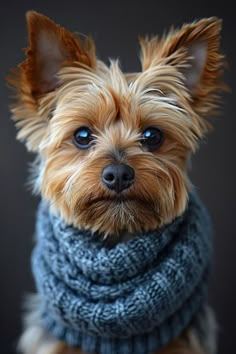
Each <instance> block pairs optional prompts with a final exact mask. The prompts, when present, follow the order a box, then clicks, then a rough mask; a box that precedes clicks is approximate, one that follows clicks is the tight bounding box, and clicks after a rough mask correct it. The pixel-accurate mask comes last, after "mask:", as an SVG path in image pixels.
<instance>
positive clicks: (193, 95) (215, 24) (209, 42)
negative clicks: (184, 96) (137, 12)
mask: <svg viewBox="0 0 236 354" xmlns="http://www.w3.org/2000/svg"><path fill="white" fill-rule="evenodd" d="M220 31H221V20H220V19H218V18H215V17H211V18H206V19H202V20H199V21H196V22H194V23H191V24H186V25H184V26H183V27H182V28H181V29H179V30H177V31H174V30H171V31H170V32H169V33H168V34H167V35H166V36H164V37H163V38H161V39H160V40H159V39H158V38H157V37H154V38H152V39H150V40H148V39H142V38H141V40H140V42H141V62H142V69H143V71H144V70H147V69H149V68H152V67H154V66H156V65H162V64H163V65H174V66H176V68H177V70H178V71H179V72H180V73H181V74H182V79H183V83H184V85H185V87H186V88H187V90H188V92H189V94H190V99H191V104H192V105H193V106H194V107H195V109H196V110H197V111H199V113H202V114H209V112H210V111H211V110H212V109H213V108H214V107H215V105H216V98H217V96H216V94H217V92H218V91H219V90H220V89H222V88H223V87H224V85H223V84H222V82H221V77H222V67H223V65H222V64H223V56H222V55H221V54H220V51H219V44H220V43H219V42H220Z"/></svg>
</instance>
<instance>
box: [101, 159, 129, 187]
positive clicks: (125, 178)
mask: <svg viewBox="0 0 236 354" xmlns="http://www.w3.org/2000/svg"><path fill="white" fill-rule="evenodd" d="M102 181H103V183H104V184H105V186H106V187H107V188H109V189H111V190H114V191H115V192H117V193H120V192H122V191H123V190H124V189H127V188H129V187H130V186H131V185H132V184H133V182H134V170H133V168H132V167H130V166H128V165H125V164H112V165H108V166H106V167H105V168H104V170H103V171H102Z"/></svg>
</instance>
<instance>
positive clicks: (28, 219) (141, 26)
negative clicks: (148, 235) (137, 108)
mask: <svg viewBox="0 0 236 354" xmlns="http://www.w3.org/2000/svg"><path fill="white" fill-rule="evenodd" d="M2 6H3V5H2ZM29 9H35V10H37V11H40V12H42V13H44V14H45V15H48V16H50V17H51V18H53V19H54V20H55V21H56V22H58V23H60V24H61V25H63V26H64V27H67V28H68V29H70V30H72V31H79V32H82V33H85V34H92V35H93V36H94V37H95V40H96V43H97V48H98V55H99V56H100V58H102V59H105V60H107V58H108V57H112V58H115V57H119V58H120V59H121V62H122V65H123V69H124V70H127V71H128V70H138V69H139V62H138V56H137V53H138V50H139V49H138V41H137V35H139V34H146V33H148V34H156V33H159V34H161V33H163V30H164V29H168V28H169V27H170V26H171V25H172V24H173V25H175V26H179V25H181V24H182V23H183V22H189V21H192V20H194V19H196V18H201V17H205V16H212V15H214V16H219V17H221V18H222V19H223V21H224V22H223V33H222V50H223V52H224V53H225V54H226V56H227V59H228V64H229V69H228V70H227V72H226V75H225V78H226V81H227V83H228V84H229V85H230V87H231V90H232V93H231V94H226V95H224V102H225V103H224V106H223V109H222V114H221V116H220V117H217V118H216V119H215V120H214V122H215V131H214V132H213V133H212V134H211V135H210V136H209V138H208V139H207V141H205V142H204V143H203V144H202V147H201V149H200V151H199V152H198V154H197V156H196V157H194V159H193V164H192V170H191V175H192V180H193V183H194V184H195V185H196V186H197V188H198V190H199V192H200V195H201V197H202V199H203V200H204V201H205V203H206V205H207V206H208V208H209V209H210V212H211V215H212V218H213V222H214V226H215V249H216V251H215V271H214V275H213V278H212V281H211V291H210V300H211V303H212V304H213V306H214V308H215V311H216V313H217V316H218V320H219V324H220V350H219V353H221V354H229V353H235V352H236V350H235V349H234V343H233V342H235V340H234V338H235V334H234V330H235V325H234V322H235V315H236V313H235V300H236V284H235V274H234V273H235V269H236V256H235V251H236V248H235V245H236V238H235V231H234V230H235V227H236V216H235V185H234V182H235V146H234V144H235V142H236V140H235V132H236V122H235V117H234V112H233V99H234V101H235V96H234V88H235V82H234V80H233V78H234V76H235V75H234V62H235V63H236V57H235V56H236V49H235V33H236V26H235V16H234V15H233V12H234V11H233V10H232V7H231V6H230V3H228V4H227V2H226V1H222V2H221V4H220V5H219V4H218V1H217V3H216V4H215V3H214V2H212V3H209V2H207V1H194V2H192V1H181V2H179V1H173V2H170V1H163V0H161V1H148V0H146V1H140V2H138V1H136V2H135V1H134V2H132V1H130V2H128V1H116V2H113V1H74V2H72V1H68V0H67V1H64V2H59V1H57V2H55V1H46V0H41V1H34V2H30V1H15V2H13V1H5V2H4V8H2V11H1V20H0V36H1V56H0V60H1V70H0V74H1V85H0V110H1V124H0V161H1V163H0V171H1V174H0V178H1V183H0V211H1V213H0V219H1V236H0V252H1V254H0V275H1V283H0V284H1V287H0V338H1V341H0V353H1V354H9V353H14V347H15V343H16V338H17V336H18V335H19V333H20V327H21V325H20V317H21V303H22V298H23V296H24V294H25V293H27V292H29V291H32V290H33V289H34V286H33V281H32V278H31V272H30V253H31V249H32V234H33V230H34V216H35V210H36V205H37V203H38V200H37V199H36V198H34V197H32V196H31V194H30V192H29V191H27V190H26V186H25V182H26V177H27V163H28V162H29V161H31V160H32V159H33V156H32V155H31V156H30V155H29V154H27V152H26V150H25V148H24V146H23V145H21V144H20V143H18V142H16V141H15V129H14V126H13V123H12V122H11V120H10V114H9V112H8V103H9V100H8V98H7V95H8V91H7V89H6V87H5V83H4V80H5V76H6V74H7V73H8V71H9V69H10V68H11V67H14V66H16V65H17V64H18V63H19V62H20V61H21V60H23V57H24V56H23V52H22V48H23V47H25V46H26V43H27V34H26V26H25V17H24V14H25V11H27V10H29Z"/></svg>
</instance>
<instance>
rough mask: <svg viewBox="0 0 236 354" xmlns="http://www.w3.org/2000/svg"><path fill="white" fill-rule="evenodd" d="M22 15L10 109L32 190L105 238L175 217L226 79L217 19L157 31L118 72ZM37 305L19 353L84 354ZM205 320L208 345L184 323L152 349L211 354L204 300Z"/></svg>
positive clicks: (120, 237) (90, 46) (82, 44)
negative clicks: (46, 321)
mask: <svg viewBox="0 0 236 354" xmlns="http://www.w3.org/2000/svg"><path fill="white" fill-rule="evenodd" d="M27 24H28V33H29V46H28V48H27V49H26V51H25V53H26V60H25V61H24V62H22V63H21V64H20V65H19V66H18V68H17V69H16V70H15V71H14V72H13V75H11V77H10V78H9V82H10V84H11V85H12V86H13V87H14V89H15V90H16V102H15V104H14V105H13V106H12V107H11V110H12V113H13V119H14V121H15V122H16V126H17V128H18V135H17V138H18V139H19V140H21V141H24V142H25V143H26V147H27V149H28V150H29V151H31V152H34V153H36V154H37V158H36V162H35V165H34V171H33V178H32V184H33V190H34V192H35V193H37V194H40V195H41V196H42V198H43V199H44V200H47V201H48V202H49V204H50V208H51V211H52V213H59V214H60V216H61V218H62V219H63V220H64V221H65V223H66V224H68V225H73V227H75V228H79V229H84V230H90V231H91V232H92V233H97V234H100V235H103V238H104V240H105V241H107V242H108V243H109V242H110V244H117V243H119V242H126V241H127V240H130V239H131V238H132V235H133V234H134V233H137V232H139V231H141V230H142V231H145V232H149V231H151V230H157V229H160V228H162V227H163V225H167V224H169V223H171V222H172V221H173V220H174V219H176V218H177V217H179V216H181V215H182V214H183V213H184V212H185V210H186V208H187V205H188V193H189V191H191V189H192V186H191V183H190V181H189V178H188V174H187V172H188V162H189V159H190V156H191V154H192V153H194V152H195V151H196V150H197V148H198V145H199V141H200V140H201V139H202V138H203V137H204V136H205V134H206V133H207V132H208V131H209V129H210V127H211V125H210V124H209V122H208V121H207V120H206V118H207V117H208V116H210V115H212V114H213V113H215V111H216V108H217V106H218V103H219V96H218V94H219V92H220V91H221V90H223V89H224V84H223V82H222V71H223V66H224V65H223V64H224V57H223V56H222V55H221V53H220V50H219V40H220V31H221V20H219V19H217V18H215V17H211V18H205V19H201V20H199V21H194V22H193V23H190V24H185V25H183V27H181V28H180V29H177V30H173V29H172V30H171V31H170V32H169V33H168V34H167V35H164V36H163V37H162V38H157V37H152V38H148V37H145V38H140V45H141V55H140V60H141V70H140V71H139V72H134V73H123V72H122V71H121V68H120V65H119V62H118V61H117V60H111V61H110V64H109V65H107V64H105V63H104V62H102V61H101V60H99V59H98V58H97V57H96V52H95V44H94V42H93V40H92V39H91V38H89V37H87V38H85V39H83V40H82V39H81V38H79V36H78V35H76V34H74V33H71V32H69V31H68V30H66V29H64V28H63V27H61V26H59V25H57V24H55V23H54V22H53V21H52V20H51V19H49V18H48V17H46V16H44V15H41V14H39V13H36V12H34V11H30V12H28V13H27ZM37 314H38V309H37V301H36V305H34V306H33V309H32V310H31V314H30V315H29V316H28V317H27V321H26V328H25V331H24V333H23V335H22V337H21V339H20V343H19V348H20V351H21V352H23V353H25V354H79V353H82V351H81V349H80V348H79V347H74V346H70V345H69V344H68V343H66V342H65V343H64V342H62V341H61V340H59V339H56V338H55V337H53V335H51V334H50V333H49V332H48V331H47V330H46V329H44V328H43V327H42V326H41V325H40V324H39V321H38V317H37V316H38V315H37ZM204 321H205V324H206V325H207V330H206V331H207V336H208V338H207V342H208V345H206V346H204V345H202V343H201V341H200V340H199V337H198V336H197V335H196V333H195V331H194V330H193V329H192V327H191V326H189V327H188V328H186V330H185V331H184V332H183V333H182V334H181V335H180V336H179V337H178V338H175V339H174V340H173V341H172V342H171V343H169V344H167V345H166V346H165V347H164V348H161V349H160V350H158V351H157V352H156V353H158V354H169V353H175V354H213V353H214V351H215V339H214V332H215V328H216V324H215V320H214V316H213V314H212V312H211V310H210V309H209V310H208V312H207V315H206V317H205V318H204ZM206 348H208V349H206ZM209 348H210V349H209ZM96 354H100V353H96ZM110 354H116V353H115V352H114V353H110ZM132 354H136V353H132ZM143 354H154V353H143Z"/></svg>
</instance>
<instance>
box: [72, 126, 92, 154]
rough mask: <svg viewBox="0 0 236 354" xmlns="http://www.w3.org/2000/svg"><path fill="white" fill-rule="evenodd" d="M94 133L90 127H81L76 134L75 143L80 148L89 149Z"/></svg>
mask: <svg viewBox="0 0 236 354" xmlns="http://www.w3.org/2000/svg"><path fill="white" fill-rule="evenodd" d="M93 140H94V138H93V135H92V132H91V130H90V129H89V128H87V127H81V128H79V129H78V130H76V132H75V134H74V138H73V141H74V144H75V145H76V146H77V147H78V148H80V149H88V148H89V147H90V146H91V145H92V143H93Z"/></svg>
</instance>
